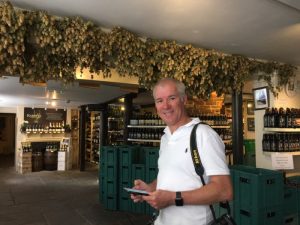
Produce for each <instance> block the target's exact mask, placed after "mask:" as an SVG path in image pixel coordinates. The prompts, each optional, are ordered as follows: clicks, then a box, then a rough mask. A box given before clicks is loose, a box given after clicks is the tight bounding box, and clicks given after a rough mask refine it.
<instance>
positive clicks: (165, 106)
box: [163, 100, 170, 108]
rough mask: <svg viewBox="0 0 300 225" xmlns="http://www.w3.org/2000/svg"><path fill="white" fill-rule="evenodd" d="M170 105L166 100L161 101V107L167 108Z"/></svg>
mask: <svg viewBox="0 0 300 225" xmlns="http://www.w3.org/2000/svg"><path fill="white" fill-rule="evenodd" d="M169 107H170V103H169V101H168V100H166V101H163V108H169Z"/></svg>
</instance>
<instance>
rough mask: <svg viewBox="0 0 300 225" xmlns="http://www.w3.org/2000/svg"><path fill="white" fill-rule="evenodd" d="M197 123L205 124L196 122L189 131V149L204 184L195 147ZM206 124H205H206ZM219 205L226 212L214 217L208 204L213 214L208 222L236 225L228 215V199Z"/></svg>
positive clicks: (201, 166) (212, 209) (202, 172)
mask: <svg viewBox="0 0 300 225" xmlns="http://www.w3.org/2000/svg"><path fill="white" fill-rule="evenodd" d="M199 124H205V123H201V122H200V123H197V124H196V125H195V126H194V127H193V130H192V132H191V137H190V149H191V154H192V159H193V163H194V166H195V171H196V173H197V174H198V175H199V176H200V179H201V182H202V184H203V185H205V181H204V179H203V174H204V168H203V165H202V162H201V159H200V156H199V152H198V148H197V140H196V130H197V127H198V125H199ZM206 125H207V124H206ZM220 207H222V208H226V209H227V213H225V214H223V215H222V216H220V217H219V218H216V214H215V210H214V208H213V206H212V205H209V208H210V210H211V213H212V215H213V221H212V222H210V223H209V225H236V223H235V221H234V219H233V218H232V216H231V215H230V206H229V203H228V201H226V202H220Z"/></svg>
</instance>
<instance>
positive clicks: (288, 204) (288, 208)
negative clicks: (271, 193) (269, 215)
mask: <svg viewBox="0 0 300 225" xmlns="http://www.w3.org/2000/svg"><path fill="white" fill-rule="evenodd" d="M283 210H284V215H290V214H295V213H298V210H299V209H298V190H297V188H295V187H289V186H287V185H285V186H284V195H283Z"/></svg>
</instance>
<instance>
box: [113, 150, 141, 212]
mask: <svg viewBox="0 0 300 225" xmlns="http://www.w3.org/2000/svg"><path fill="white" fill-rule="evenodd" d="M139 150H140V149H139V146H123V147H120V148H119V171H118V173H119V209H120V210H121V211H131V210H132V200H131V198H130V195H129V194H128V193H127V192H126V191H125V190H124V187H132V186H133V180H132V164H134V163H138V162H139Z"/></svg>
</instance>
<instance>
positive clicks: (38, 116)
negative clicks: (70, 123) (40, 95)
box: [24, 107, 67, 124]
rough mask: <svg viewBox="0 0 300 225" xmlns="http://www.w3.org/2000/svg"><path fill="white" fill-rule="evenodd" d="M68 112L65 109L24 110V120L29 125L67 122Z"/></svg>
mask: <svg viewBox="0 0 300 225" xmlns="http://www.w3.org/2000/svg"><path fill="white" fill-rule="evenodd" d="M66 115H67V114H66V111H64V110H63V109H47V110H45V109H43V108H34V109H32V108H26V107H25V108H24V120H25V121H28V123H29V124H35V123H38V124H48V123H50V122H62V121H64V122H66V118H67V116H66Z"/></svg>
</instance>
